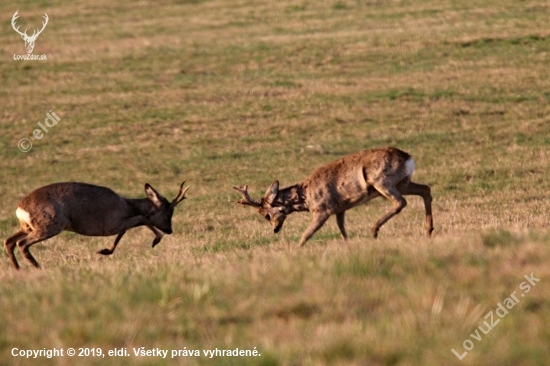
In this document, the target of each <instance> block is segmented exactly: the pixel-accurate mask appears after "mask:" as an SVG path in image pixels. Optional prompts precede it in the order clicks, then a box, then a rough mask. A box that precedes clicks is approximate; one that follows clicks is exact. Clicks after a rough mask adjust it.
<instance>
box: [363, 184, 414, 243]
mask: <svg viewBox="0 0 550 366" xmlns="http://www.w3.org/2000/svg"><path fill="white" fill-rule="evenodd" d="M374 188H376V190H377V191H378V192H380V194H381V195H382V196H384V197H386V198H388V199H389V200H390V201H392V203H393V208H392V210H391V211H389V212H388V213H387V214H385V215H384V216H382V218H381V219H380V220H378V221H377V222H376V224H374V226H373V227H372V229H371V232H372V235H373V236H374V237H375V238H377V237H378V231H379V230H380V227H382V225H384V224H385V223H386V222H388V220H389V219H391V218H392V217H394V216H395V215H397V214H398V213H400V212H401V210H403V209H404V208H405V206H407V201H406V200H405V199H404V198H403V196H402V195H401V193H400V192H399V190H397V188H396V187H395V186H390V187H388V186H384V185H375V186H374Z"/></svg>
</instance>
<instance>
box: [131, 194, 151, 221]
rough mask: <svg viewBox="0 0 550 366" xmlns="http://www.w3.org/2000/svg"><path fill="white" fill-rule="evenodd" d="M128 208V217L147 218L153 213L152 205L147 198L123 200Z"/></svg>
mask: <svg viewBox="0 0 550 366" xmlns="http://www.w3.org/2000/svg"><path fill="white" fill-rule="evenodd" d="M125 200H126V203H128V207H129V208H130V216H131V217H133V216H147V215H148V214H150V213H151V212H152V211H154V205H153V203H152V202H151V201H150V200H149V199H147V198H125Z"/></svg>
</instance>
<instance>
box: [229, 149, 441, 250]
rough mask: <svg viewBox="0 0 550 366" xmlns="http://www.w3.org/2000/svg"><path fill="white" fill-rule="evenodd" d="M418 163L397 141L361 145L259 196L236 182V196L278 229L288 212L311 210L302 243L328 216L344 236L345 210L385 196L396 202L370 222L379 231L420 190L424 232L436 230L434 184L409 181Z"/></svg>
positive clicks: (270, 188)
mask: <svg viewBox="0 0 550 366" xmlns="http://www.w3.org/2000/svg"><path fill="white" fill-rule="evenodd" d="M414 168H415V164H414V160H413V158H412V157H411V156H410V155H409V154H407V153H406V152H404V151H401V150H399V149H396V148H393V147H387V148H381V149H372V150H363V151H360V152H357V153H355V154H351V155H348V156H346V157H344V158H342V159H340V160H337V161H335V162H332V163H330V164H327V165H323V166H321V167H319V168H317V169H315V170H314V171H313V172H312V173H311V174H310V175H309V177H307V178H306V179H305V180H304V181H302V182H300V183H298V184H295V185H293V186H290V187H287V188H284V189H279V181H277V180H276V181H274V182H273V184H271V186H270V187H269V188H268V190H267V191H266V192H265V195H264V197H263V198H262V199H261V200H260V201H256V200H254V199H252V198H251V197H250V195H249V194H248V186H246V185H245V186H243V187H233V188H234V189H236V190H237V191H239V192H240V193H241V195H242V196H243V198H242V199H240V200H239V201H237V202H238V203H241V204H243V205H249V206H252V207H254V208H255V209H256V210H258V213H259V214H260V215H262V216H263V217H264V218H265V219H266V220H267V221H269V222H270V223H271V225H272V226H273V231H274V232H275V233H277V232H279V230H281V227H282V226H283V223H284V221H285V219H286V217H287V216H288V215H289V214H291V213H293V212H297V211H309V212H311V213H312V214H313V220H312V221H311V223H310V224H309V226H308V227H307V229H306V231H305V232H304V233H303V235H302V238H301V239H300V246H303V245H304V244H305V243H306V241H308V239H309V238H311V237H312V236H313V234H314V233H315V232H316V231H317V230H318V229H319V228H320V227H321V226H323V224H324V223H325V222H326V221H327V219H328V218H329V217H330V215H336V223H337V224H338V228H339V229H340V233H341V234H342V237H343V238H344V239H347V234H346V230H345V228H344V217H345V216H344V215H345V212H346V210H349V209H350V208H353V207H355V206H358V205H361V204H364V203H366V202H368V201H370V200H371V199H373V198H376V197H380V196H382V197H386V198H387V199H389V200H390V201H391V202H392V204H393V208H392V209H391V210H390V211H389V212H388V213H386V214H385V215H384V216H382V218H380V219H379V220H378V221H377V222H376V224H375V225H374V226H373V227H372V229H371V232H372V234H373V235H374V237H375V238H376V237H378V231H379V230H380V227H381V226H382V225H384V224H385V223H386V222H387V221H388V220H389V219H391V218H392V217H394V216H395V215H397V214H398V213H399V212H401V210H402V209H403V208H404V207H405V206H406V205H407V201H406V200H405V198H403V196H404V195H416V196H421V197H422V198H423V199H424V207H425V209H426V235H427V236H428V237H431V234H432V231H433V219H432V203H431V202H432V196H431V193H430V187H429V186H427V185H424V184H418V183H413V182H411V176H412V174H413V171H414Z"/></svg>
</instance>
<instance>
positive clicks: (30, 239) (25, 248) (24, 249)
mask: <svg viewBox="0 0 550 366" xmlns="http://www.w3.org/2000/svg"><path fill="white" fill-rule="evenodd" d="M61 231H62V230H56V231H53V230H52V231H42V232H37V231H33V232H31V233H29V235H27V236H25V237H24V238H22V239H19V240H18V241H17V247H18V248H19V251H20V252H21V254H23V256H24V257H25V259H26V260H28V261H29V262H31V264H32V265H33V266H35V267H36V268H40V265H39V264H38V262H37V261H36V259H34V257H33V256H32V254H31V252H30V251H29V247H30V246H31V245H34V244H36V243H39V242H41V241H44V240H46V239H49V238H51V237H52V236H56V235H57V234H59V233H60V232H61Z"/></svg>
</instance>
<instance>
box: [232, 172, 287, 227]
mask: <svg viewBox="0 0 550 366" xmlns="http://www.w3.org/2000/svg"><path fill="white" fill-rule="evenodd" d="M233 189H235V190H237V191H238V192H240V193H241V195H242V196H243V198H242V199H240V200H238V201H237V203H240V204H243V205H248V206H252V207H254V208H255V209H256V210H257V211H258V213H259V214H260V215H262V216H263V217H264V218H265V219H266V220H267V221H269V223H270V224H271V226H272V227H273V232H274V233H278V232H279V230H281V228H282V227H283V223H284V222H285V219H286V217H287V216H288V214H289V213H290V211H289V209H288V207H287V206H286V205H285V204H284V203H283V202H278V201H276V200H275V199H276V198H277V195H278V193H279V181H278V180H276V181H274V182H273V183H272V184H271V186H270V187H269V188H268V189H267V191H266V192H265V194H264V197H263V198H262V199H261V200H260V202H258V201H255V200H253V199H252V198H251V197H250V195H249V194H248V186H247V185H245V186H243V187H233Z"/></svg>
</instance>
